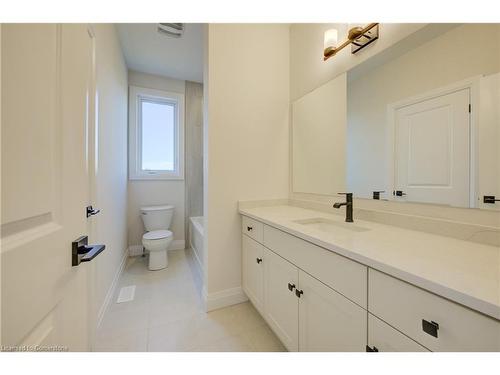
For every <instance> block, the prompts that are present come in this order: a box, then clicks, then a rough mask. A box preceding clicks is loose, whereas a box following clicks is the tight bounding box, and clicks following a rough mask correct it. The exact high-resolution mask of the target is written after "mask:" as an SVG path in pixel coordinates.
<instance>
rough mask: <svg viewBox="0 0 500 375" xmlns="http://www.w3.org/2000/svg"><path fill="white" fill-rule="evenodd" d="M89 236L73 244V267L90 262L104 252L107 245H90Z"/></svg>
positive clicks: (80, 238)
mask: <svg viewBox="0 0 500 375" xmlns="http://www.w3.org/2000/svg"><path fill="white" fill-rule="evenodd" d="M88 242H89V238H88V236H81V237H79V238H77V239H76V240H75V241H73V242H72V243H71V266H72V267H74V266H78V265H79V264H80V263H81V262H90V261H91V260H92V259H94V258H95V257H96V256H98V255H99V254H100V253H102V252H103V251H104V249H105V248H106V246H105V245H88Z"/></svg>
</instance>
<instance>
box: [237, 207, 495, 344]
mask: <svg viewBox="0 0 500 375" xmlns="http://www.w3.org/2000/svg"><path fill="white" fill-rule="evenodd" d="M278 228H282V223H281V224H280V226H278V225H277V227H274V226H272V225H267V224H264V223H263V222H260V221H259V220H257V219H255V218H250V217H245V216H243V220H242V233H243V288H244V290H245V292H246V293H247V295H248V297H249V298H250V300H251V301H252V302H253V304H254V305H255V307H256V308H257V309H258V310H259V312H260V313H261V314H262V316H263V317H264V319H266V321H267V322H268V323H269V325H270V327H271V328H272V329H273V330H274V332H275V333H276V335H277V336H278V337H279V338H280V339H281V341H282V342H283V344H284V345H285V346H286V347H287V348H288V350H290V351H296V350H298V351H365V350H366V351H403V352H418V351H440V352H451V351H467V352H473V351H497V352H500V321H499V320H498V319H495V318H494V317H492V316H488V315H485V314H483V313H480V312H478V311H476V310H473V309H472V308H468V307H466V306H464V305H462V304H460V303H457V302H454V301H452V300H450V299H448V298H449V297H448V298H445V297H446V294H443V295H438V294H435V293H432V292H430V291H428V290H425V289H422V287H419V286H416V285H414V284H410V283H408V282H406V281H403V280H401V279H399V278H396V277H394V276H391V275H389V274H388V273H384V272H381V271H379V270H378V269H375V268H378V266H379V265H377V264H375V265H374V264H372V263H371V260H370V259H369V258H366V262H367V263H365V264H362V263H360V261H355V260H352V259H350V258H347V257H346V256H343V255H340V254H338V253H336V252H335V249H331V250H327V249H326V248H324V247H321V246H317V245H316V244H314V243H313V240H311V241H308V240H304V239H302V238H299V236H300V237H302V234H300V233H299V234H297V235H291V234H290V233H288V232H287V231H285V230H284V229H283V230H282V229H278ZM304 236H305V237H304V238H308V237H307V236H306V235H305V234H304ZM353 244H354V242H353ZM351 251H353V252H355V251H356V249H352V250H351ZM381 251H383V249H381ZM257 258H260V259H262V261H261V262H259V263H258V262H256V259H257ZM382 266H383V264H382ZM396 270H398V269H396ZM445 271H446V270H443V272H445ZM386 272H387V271H386ZM415 276H416V277H417V278H418V277H419V274H418V273H417V274H415ZM417 285H418V284H417Z"/></svg>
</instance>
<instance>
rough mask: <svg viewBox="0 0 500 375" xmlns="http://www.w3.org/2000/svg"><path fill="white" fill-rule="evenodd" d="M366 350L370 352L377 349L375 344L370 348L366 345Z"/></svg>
mask: <svg viewBox="0 0 500 375" xmlns="http://www.w3.org/2000/svg"><path fill="white" fill-rule="evenodd" d="M366 351H367V352H369V353H372V352H378V349H377V347H376V346H373V348H370V347H369V346H368V345H366Z"/></svg>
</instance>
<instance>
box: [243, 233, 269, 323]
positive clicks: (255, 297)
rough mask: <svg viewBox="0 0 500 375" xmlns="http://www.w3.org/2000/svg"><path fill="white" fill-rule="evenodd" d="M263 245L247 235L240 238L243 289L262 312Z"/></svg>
mask: <svg viewBox="0 0 500 375" xmlns="http://www.w3.org/2000/svg"><path fill="white" fill-rule="evenodd" d="M263 257H264V247H263V246H262V245H261V244H260V243H258V242H257V241H255V240H253V239H252V238H250V237H248V236H243V239H242V263H243V269H242V271H243V290H244V291H245V293H246V295H247V296H248V298H249V299H250V301H252V303H253V305H254V306H255V308H256V309H257V310H258V311H259V312H260V313H261V314H263V312H264V309H263V308H264V264H263V263H262V262H263Z"/></svg>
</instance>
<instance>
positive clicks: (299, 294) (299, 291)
mask: <svg viewBox="0 0 500 375" xmlns="http://www.w3.org/2000/svg"><path fill="white" fill-rule="evenodd" d="M302 294H304V291H303V290H298V289H295V295H296V296H297V297H298V298H300V296H301V295H302Z"/></svg>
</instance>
